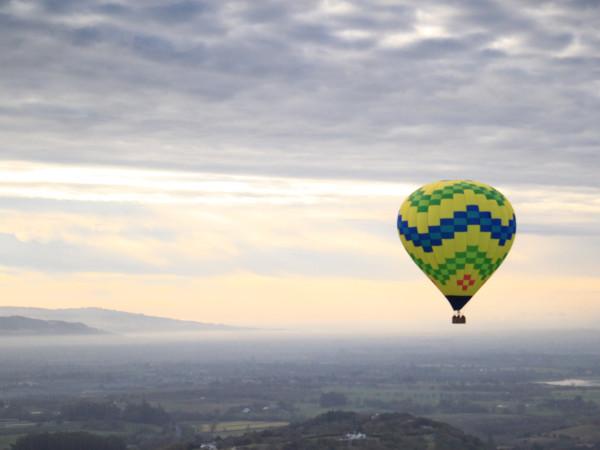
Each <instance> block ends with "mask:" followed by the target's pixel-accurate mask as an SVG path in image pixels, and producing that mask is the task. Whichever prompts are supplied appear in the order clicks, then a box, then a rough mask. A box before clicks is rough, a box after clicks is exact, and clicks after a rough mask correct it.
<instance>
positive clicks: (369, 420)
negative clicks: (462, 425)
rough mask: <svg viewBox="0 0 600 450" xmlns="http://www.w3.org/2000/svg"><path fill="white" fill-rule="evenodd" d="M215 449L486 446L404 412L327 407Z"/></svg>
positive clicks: (480, 449) (467, 449)
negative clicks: (375, 412) (370, 412)
mask: <svg viewBox="0 0 600 450" xmlns="http://www.w3.org/2000/svg"><path fill="white" fill-rule="evenodd" d="M218 448H219V449H233V448H235V449H238V450H241V449H271V448H273V449H275V448H276V449H280V450H286V449H290V450H292V449H293V450H317V449H327V450H336V449H347V448H353V449H369V450H390V449H402V450H413V449H414V450H422V449H432V450H436V449H437V450H450V449H452V450H458V449H460V450H486V449H489V448H490V447H488V446H486V445H485V444H484V443H483V442H482V441H481V440H479V439H478V438H476V437H474V436H470V435H468V434H465V433H464V432H462V431H461V430H459V429H457V428H454V427H452V426H450V425H448V424H445V423H442V422H436V421H433V420H429V419H424V418H421V417H414V416H411V415H410V414H400V413H393V414H379V415H364V414H358V413H354V412H341V411H332V412H328V413H326V414H322V415H320V416H317V417H315V418H314V419H310V420H307V421H305V422H300V423H296V424H292V425H289V426H286V427H281V428H272V429H269V430H264V431H261V432H253V433H246V434H244V435H243V436H238V437H227V438H225V439H222V440H220V441H218Z"/></svg>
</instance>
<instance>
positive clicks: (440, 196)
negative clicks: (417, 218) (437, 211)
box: [408, 181, 506, 212]
mask: <svg viewBox="0 0 600 450" xmlns="http://www.w3.org/2000/svg"><path fill="white" fill-rule="evenodd" d="M466 190H470V191H472V192H473V193H475V194H476V195H483V196H485V198H487V199H488V200H494V201H495V202H496V203H497V204H498V205H499V206H504V203H505V202H506V199H505V198H504V196H503V195H502V194H501V193H500V192H498V191H497V190H495V189H493V188H491V189H490V188H486V187H483V186H478V185H476V184H472V183H469V182H467V181H461V182H458V183H455V184H452V185H449V186H444V187H443V188H442V189H438V190H435V191H433V192H432V193H431V194H426V193H425V192H424V191H423V190H422V189H417V190H416V191H415V192H413V193H412V194H411V195H410V197H408V201H409V202H410V206H413V207H415V208H417V211H418V212H427V211H428V210H429V207H430V206H433V205H439V204H440V203H441V202H442V200H444V199H450V198H452V197H454V195H455V194H463V193H464V192H465V191H466Z"/></svg>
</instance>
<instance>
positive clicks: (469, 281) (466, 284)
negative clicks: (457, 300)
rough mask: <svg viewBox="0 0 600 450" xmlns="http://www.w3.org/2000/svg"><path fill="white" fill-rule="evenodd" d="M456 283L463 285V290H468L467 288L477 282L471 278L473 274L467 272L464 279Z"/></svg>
mask: <svg viewBox="0 0 600 450" xmlns="http://www.w3.org/2000/svg"><path fill="white" fill-rule="evenodd" d="M456 284H458V285H459V286H460V287H462V290H463V291H466V290H467V289H469V287H470V286H473V285H474V284H475V280H474V279H473V278H471V275H469V274H468V273H467V274H465V276H464V277H462V280H458V281H457V282H456Z"/></svg>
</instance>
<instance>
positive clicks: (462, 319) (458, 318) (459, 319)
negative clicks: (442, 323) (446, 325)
mask: <svg viewBox="0 0 600 450" xmlns="http://www.w3.org/2000/svg"><path fill="white" fill-rule="evenodd" d="M452 323H458V324H462V323H467V318H466V317H465V316H463V315H461V314H457V315H455V316H452Z"/></svg>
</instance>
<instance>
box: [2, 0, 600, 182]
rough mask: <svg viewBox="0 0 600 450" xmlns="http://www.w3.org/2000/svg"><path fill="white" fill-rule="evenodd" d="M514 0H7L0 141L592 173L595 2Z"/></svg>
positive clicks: (483, 172)
mask: <svg viewBox="0 0 600 450" xmlns="http://www.w3.org/2000/svg"><path fill="white" fill-rule="evenodd" d="M521 5H522V4H521V3H518V2H494V1H486V2H478V1H470V0H461V1H456V2H451V3H447V2H435V1H425V2H419V4H418V5H416V4H414V3H405V4H399V5H390V4H389V3H387V2H364V1H359V0H356V1H349V2H332V1H327V2H325V1H301V2H292V3H284V4H282V3H281V2H273V1H267V0H264V1H256V2H250V3H248V2H242V1H223V2H202V1H198V2H196V1H174V2H166V3H165V2H111V3H106V2H102V1H99V0H88V1H85V2H71V1H57V0H51V1H46V2H43V3H39V4H38V3H26V2H20V1H12V2H4V3H3V4H2V5H0V42H1V44H0V46H1V48H0V63H1V64H2V67H3V70H2V72H1V73H0V98H2V100H3V101H2V105H3V106H2V108H1V109H0V135H2V140H1V144H0V152H1V154H2V157H3V158H6V159H20V160H37V161H48V162H64V163H71V164H81V163H88V164H110V165H121V166H137V167H140V166H144V167H157V168H171V169H181V170H194V171H214V172H229V173H238V174H243V173H254V174H259V173H260V174H269V175H281V176H304V177H306V176H314V177H326V178H335V177H345V178H361V179H378V180H381V179H385V180H399V179H401V180H408V181H413V182H424V181H428V180H429V179H435V178H453V177H472V178H479V179H483V180H487V181H489V182H492V183H512V184H517V183H519V184H523V183H528V184H532V185H555V184H562V185H587V186H595V185H596V184H597V181H596V179H597V168H598V167H599V166H600V161H599V158H600V154H599V153H598V152H597V147H598V143H599V142H600V131H599V130H598V127H597V126H596V125H597V122H598V110H599V107H600V104H599V103H600V98H599V97H598V96H597V95H596V91H597V80H596V75H595V73H596V72H597V68H598V61H599V54H598V50H597V49H598V48H599V47H598V42H600V35H599V32H598V31H597V27H595V26H594V23H593V20H592V19H591V17H593V12H595V11H597V4H596V2H580V3H579V4H575V5H574V6H569V7H567V6H563V5H561V4H557V3H555V2H533V3H527V4H525V6H521ZM590 11H592V14H590ZM390 43H391V44H390ZM32 130H33V131H32Z"/></svg>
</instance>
